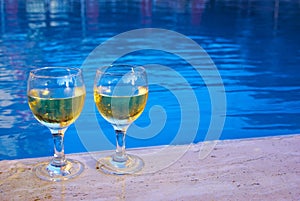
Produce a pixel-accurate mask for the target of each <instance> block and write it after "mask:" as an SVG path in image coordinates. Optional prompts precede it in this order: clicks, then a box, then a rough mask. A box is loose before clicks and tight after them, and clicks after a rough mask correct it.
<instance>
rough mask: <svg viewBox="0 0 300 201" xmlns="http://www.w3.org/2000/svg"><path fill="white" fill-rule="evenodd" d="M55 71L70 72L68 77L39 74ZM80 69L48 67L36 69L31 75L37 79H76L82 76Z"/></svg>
mask: <svg viewBox="0 0 300 201" xmlns="http://www.w3.org/2000/svg"><path fill="white" fill-rule="evenodd" d="M53 69H64V70H66V72H67V71H68V72H69V74H68V75H55V76H54V75H45V74H38V72H42V71H45V70H53ZM81 72H82V71H81V69H80V68H75V67H64V66H46V67H41V68H36V69H33V70H31V71H30V75H31V76H33V77H36V78H60V77H75V76H78V75H80V74H81Z"/></svg>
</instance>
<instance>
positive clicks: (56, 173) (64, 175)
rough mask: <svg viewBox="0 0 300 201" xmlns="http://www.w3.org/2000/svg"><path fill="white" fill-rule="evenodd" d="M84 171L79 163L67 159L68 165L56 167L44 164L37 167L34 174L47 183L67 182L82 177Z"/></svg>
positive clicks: (48, 163)
mask: <svg viewBox="0 0 300 201" xmlns="http://www.w3.org/2000/svg"><path fill="white" fill-rule="evenodd" d="M83 170H84V165H83V164H82V163H81V162H79V161H77V160H71V159H67V161H66V165H65V166H62V167H56V166H53V165H51V164H50V162H42V163H39V164H37V165H36V166H35V168H34V172H35V174H36V176H37V177H39V178H40V179H42V180H46V181H65V180H68V179H72V178H74V177H76V176H78V175H80V174H81V173H82V172H83Z"/></svg>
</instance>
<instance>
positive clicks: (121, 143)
mask: <svg viewBox="0 0 300 201" xmlns="http://www.w3.org/2000/svg"><path fill="white" fill-rule="evenodd" d="M115 132H116V139H117V148H116V153H115V154H114V156H113V160H114V161H116V162H124V161H126V160H127V155H126V152H125V136H126V131H123V130H115Z"/></svg>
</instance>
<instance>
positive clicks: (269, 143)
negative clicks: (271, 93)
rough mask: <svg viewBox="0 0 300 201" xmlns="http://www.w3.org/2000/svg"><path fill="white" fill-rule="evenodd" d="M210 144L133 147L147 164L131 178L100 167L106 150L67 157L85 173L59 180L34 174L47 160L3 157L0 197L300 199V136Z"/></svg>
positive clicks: (73, 198) (62, 198) (36, 198)
mask: <svg viewBox="0 0 300 201" xmlns="http://www.w3.org/2000/svg"><path fill="white" fill-rule="evenodd" d="M205 145H207V147H206V148H205V147H204V149H202V148H201V147H202V146H203V143H199V144H195V145H190V146H172V147H152V148H145V149H136V150H130V152H131V153H135V154H138V155H140V156H141V157H143V158H144V159H145V163H146V166H145V168H144V170H143V171H142V172H140V173H139V174H137V175H126V176H111V175H105V174H102V173H100V172H99V171H97V170H96V168H95V166H96V159H97V158H98V157H101V156H103V155H106V154H107V153H105V152H100V153H93V154H87V153H86V154H73V155H68V158H73V159H77V160H80V161H82V162H83V163H84V164H85V166H86V167H85V171H84V173H83V174H82V175H81V176H80V177H78V178H76V179H73V180H69V181H64V182H58V183H54V182H45V181H41V180H39V179H38V178H36V177H35V175H33V173H32V169H33V166H34V165H35V164H36V163H37V162H38V161H44V160H47V158H39V159H23V160H13V161H0V200H1V201H6V200H34V201H38V200H110V201H111V200H272V201H275V200H276V201H277V200H300V190H299V189H300V135H290V136H279V137H272V138H260V139H247V140H232V141H219V142H217V144H216V146H212V145H213V143H206V144H205ZM210 150H212V151H210ZM205 151H206V152H205ZM203 153H205V154H203Z"/></svg>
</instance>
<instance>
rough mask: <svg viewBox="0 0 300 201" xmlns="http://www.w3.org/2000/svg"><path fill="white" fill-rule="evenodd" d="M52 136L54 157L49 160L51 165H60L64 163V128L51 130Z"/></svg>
mask: <svg viewBox="0 0 300 201" xmlns="http://www.w3.org/2000/svg"><path fill="white" fill-rule="evenodd" d="M51 133H52V137H53V142H54V157H53V159H52V161H51V165H53V166H56V167H62V166H64V165H66V159H65V153H64V133H65V129H62V130H55V131H52V130H51Z"/></svg>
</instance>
